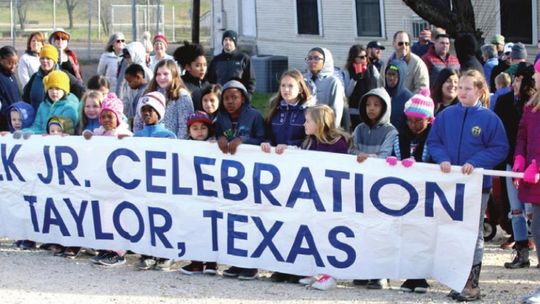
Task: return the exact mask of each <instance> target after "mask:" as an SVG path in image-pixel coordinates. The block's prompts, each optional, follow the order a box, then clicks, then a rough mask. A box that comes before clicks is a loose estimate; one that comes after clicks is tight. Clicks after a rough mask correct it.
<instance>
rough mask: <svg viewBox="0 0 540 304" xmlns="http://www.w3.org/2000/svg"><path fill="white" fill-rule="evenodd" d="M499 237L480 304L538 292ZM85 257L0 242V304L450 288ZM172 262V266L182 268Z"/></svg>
mask: <svg viewBox="0 0 540 304" xmlns="http://www.w3.org/2000/svg"><path fill="white" fill-rule="evenodd" d="M503 238H504V236H503V235H501V233H499V235H497V237H496V238H495V239H494V240H493V241H492V242H490V243H487V244H486V245H487V246H486V252H485V256H484V262H483V269H482V275H481V280H480V286H481V288H482V294H483V298H482V302H483V303H520V299H521V297H523V296H524V295H526V294H528V293H530V292H532V291H533V290H535V289H536V288H538V287H540V270H539V269H537V268H535V267H534V266H536V265H537V263H538V261H537V260H536V254H535V252H531V254H532V255H531V256H532V258H531V264H532V267H531V268H526V269H518V270H508V269H505V268H504V267H503V266H502V265H503V263H504V262H508V261H510V260H511V258H512V253H511V251H510V250H502V249H500V248H499V246H498V245H499V244H500V243H501V242H502V240H503ZM88 258H89V257H88V256H82V257H79V258H77V259H74V260H70V259H65V258H60V257H55V256H53V255H52V254H51V253H50V252H47V251H43V250H31V251H21V250H18V249H14V248H13V246H12V241H10V240H8V239H5V238H1V239H0V299H1V300H0V302H1V303H6V304H7V303H55V304H59V303H70V304H71V303H78V304H84V303H92V304H95V303H115V304H120V303H130V304H131V303H141V304H142V303H145V304H146V303H276V302H279V303H452V302H453V301H452V300H451V299H449V298H448V297H446V294H447V293H448V291H449V289H448V288H447V287H445V286H443V285H441V284H439V283H437V282H434V281H429V283H430V284H431V286H432V288H430V290H429V291H428V293H426V294H414V293H403V292H401V291H399V286H400V284H401V282H400V281H391V282H390V287H389V288H387V289H384V290H366V289H365V288H363V287H358V286H354V285H353V284H352V283H351V282H350V281H340V282H339V283H338V287H337V288H336V289H334V290H330V291H317V290H310V289H307V288H305V287H304V286H301V285H297V284H290V283H273V282H270V280H269V276H270V273H269V272H264V271H263V272H261V274H260V277H259V279H258V280H255V281H248V282H245V281H244V282H242V281H238V280H236V279H228V278H224V277H222V276H221V271H222V270H223V269H224V268H225V267H226V266H224V265H221V266H220V272H219V274H218V275H217V276H208V275H194V276H188V275H184V274H182V273H180V272H178V271H174V272H158V271H153V270H152V271H138V270H136V269H135V267H134V264H135V263H136V262H137V259H138V256H137V255H129V256H128V258H127V260H128V262H127V263H126V264H125V265H122V266H118V267H116V268H104V267H102V266H97V265H93V264H92V263H91V262H90V261H89V260H88ZM185 264H186V262H185V261H182V262H178V263H177V265H176V267H180V266H182V265H185Z"/></svg>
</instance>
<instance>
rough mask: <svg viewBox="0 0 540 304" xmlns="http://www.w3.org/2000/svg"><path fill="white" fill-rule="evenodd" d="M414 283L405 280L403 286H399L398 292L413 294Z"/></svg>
mask: <svg viewBox="0 0 540 304" xmlns="http://www.w3.org/2000/svg"><path fill="white" fill-rule="evenodd" d="M414 283H415V282H414V280H411V279H407V280H405V282H403V284H401V286H400V287H399V290H401V291H403V292H413V291H414V288H415V287H416V286H415V284H414Z"/></svg>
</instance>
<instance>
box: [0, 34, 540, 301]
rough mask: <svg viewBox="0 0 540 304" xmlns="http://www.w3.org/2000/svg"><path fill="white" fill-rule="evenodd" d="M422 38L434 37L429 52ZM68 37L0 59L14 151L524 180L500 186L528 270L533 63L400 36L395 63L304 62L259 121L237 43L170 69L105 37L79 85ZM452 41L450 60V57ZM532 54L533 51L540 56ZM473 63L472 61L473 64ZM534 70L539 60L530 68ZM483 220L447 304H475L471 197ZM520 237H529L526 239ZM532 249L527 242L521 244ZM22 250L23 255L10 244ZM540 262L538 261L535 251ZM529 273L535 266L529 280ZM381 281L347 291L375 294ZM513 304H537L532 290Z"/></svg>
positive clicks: (534, 196) (536, 220)
mask: <svg viewBox="0 0 540 304" xmlns="http://www.w3.org/2000/svg"><path fill="white" fill-rule="evenodd" d="M431 37H434V39H433V40H432V39H431ZM70 38H71V36H70V34H69V33H68V32H66V31H65V30H63V29H56V30H55V31H53V32H52V33H51V34H50V36H49V40H48V43H47V41H46V39H45V35H44V34H43V33H40V32H36V33H32V34H31V35H30V37H29V38H28V43H27V48H26V50H25V52H24V54H23V55H22V56H21V57H20V59H19V56H18V53H17V51H16V50H15V49H14V48H13V47H11V46H4V47H2V48H0V70H1V71H0V72H1V73H0V102H1V106H2V108H1V115H0V130H2V132H3V134H4V135H5V134H6V133H7V132H11V133H13V136H14V137H16V138H20V137H21V136H23V137H28V136H31V134H49V135H67V134H69V135H82V136H84V137H85V138H86V139H90V138H91V137H92V136H117V137H120V138H121V137H125V136H136V137H162V138H173V139H181V140H202V141H214V142H216V146H217V147H216V148H219V150H221V151H222V152H223V153H225V154H235V153H236V151H237V149H238V146H239V145H242V144H249V145H259V146H260V147H261V150H262V153H277V154H283V153H286V150H287V148H289V147H297V148H300V149H305V150H316V151H324V152H330V153H349V154H354V155H356V158H357V161H358V163H360V165H361V163H362V162H364V161H365V160H366V159H367V158H370V157H374V158H383V159H386V161H387V163H388V164H389V165H390V166H395V165H397V164H400V165H402V166H404V167H407V168H408V167H411V166H414V163H415V162H429V163H435V164H438V165H439V166H440V169H441V171H442V172H450V171H451V166H452V165H458V166H461V168H462V169H461V172H462V173H463V174H470V173H471V172H473V170H474V169H475V168H485V169H492V168H498V169H501V170H508V171H514V172H523V174H524V178H523V179H515V180H512V179H511V178H506V179H503V181H504V184H503V185H504V189H505V195H506V197H507V199H508V201H509V204H508V209H509V211H508V216H509V218H510V219H511V223H512V225H511V226H512V229H511V233H512V239H511V240H509V241H508V242H507V243H506V244H504V246H507V247H513V248H514V249H515V251H516V255H515V258H513V260H512V261H510V262H508V263H505V265H504V267H506V268H508V269H517V268H523V267H530V264H531V263H530V259H529V253H530V250H533V249H534V247H535V245H536V246H538V245H539V244H540V186H539V185H538V184H537V182H538V169H537V164H536V158H538V157H540V148H539V147H540V142H539V141H540V140H539V139H540V137H539V136H538V134H540V133H539V132H538V129H539V127H537V125H539V124H537V121H538V119H539V115H540V112H539V111H538V110H539V109H540V62H538V61H536V60H535V62H532V63H529V62H528V55H527V50H526V48H525V46H524V45H523V44H522V43H520V42H515V43H505V41H504V37H502V36H501V35H496V36H494V37H493V39H492V40H491V43H490V44H486V45H483V46H482V47H481V48H479V47H478V43H477V39H476V38H475V37H474V36H473V35H472V34H468V33H464V34H460V35H459V36H458V37H450V36H449V35H448V34H447V33H445V31H444V30H443V29H440V28H435V29H433V31H431V30H430V29H426V30H424V31H422V32H421V35H420V37H419V40H418V41H417V42H415V43H414V44H413V43H412V41H411V37H410V35H409V34H408V33H407V32H405V31H398V32H396V33H395V34H394V35H393V40H392V46H393V49H394V51H393V52H392V53H391V54H389V56H388V59H387V60H385V59H384V58H383V55H382V53H383V51H384V50H385V47H384V46H383V45H382V44H381V43H380V42H378V41H371V42H369V43H368V44H367V47H364V46H363V45H359V44H358V45H353V46H351V48H350V49H349V53H348V58H347V60H346V63H345V65H344V66H343V68H338V67H336V63H335V62H334V60H333V56H332V53H331V51H330V50H329V49H327V48H324V47H319V46H317V47H313V48H311V49H310V50H308V51H307V52H306V58H305V61H306V71H305V73H302V72H300V71H299V70H296V69H292V70H288V71H286V72H284V73H283V74H282V75H281V78H280V81H279V88H278V90H277V92H276V94H275V95H274V96H273V97H272V98H271V99H270V100H269V101H268V105H269V108H268V111H267V113H266V115H264V116H263V113H261V112H260V111H259V110H257V109H255V108H254V107H253V106H251V103H250V102H251V98H252V96H253V93H254V90H255V73H254V71H253V66H252V65H251V61H250V57H249V56H248V55H246V54H244V53H243V52H241V51H240V50H239V49H238V45H237V44H238V35H237V33H236V32H235V31H232V30H227V31H225V32H224V33H223V37H222V47H223V51H222V52H221V54H219V55H217V56H215V57H214V58H213V59H212V60H211V61H210V64H207V57H206V54H205V51H204V49H203V47H202V46H201V45H198V44H193V43H189V42H184V44H183V45H182V46H180V47H179V48H177V49H176V50H175V51H174V52H173V55H169V54H167V47H168V40H167V38H166V36H165V35H163V34H161V33H157V34H156V35H154V36H153V38H152V39H151V35H150V34H149V33H145V34H144V35H143V38H142V39H141V41H133V42H130V43H127V41H126V38H125V36H124V35H123V34H122V33H114V34H112V35H111V36H110V38H109V40H108V42H107V44H106V46H105V52H104V53H103V54H102V56H101V58H100V60H99V64H98V67H97V73H96V74H95V75H92V76H91V77H89V78H88V79H87V82H86V83H84V82H83V79H84V78H83V75H82V74H81V69H80V65H79V62H78V60H77V56H76V54H75V52H74V51H72V50H71V49H70V48H69V40H70ZM451 38H455V50H456V55H454V54H451V52H450V50H451V47H450V43H451ZM539 44H540V43H539ZM479 51H481V56H479V54H478V52H479ZM537 59H538V56H537ZM482 188H483V191H482V198H481V201H480V202H467V203H478V204H480V205H481V213H480V214H481V216H480V218H479V219H478V220H479V222H478V226H479V230H478V238H477V242H476V246H475V252H474V259H473V265H472V267H471V270H470V273H469V277H468V279H467V283H466V285H465V288H464V289H463V290H461V291H454V290H453V291H451V292H450V294H449V296H450V297H452V298H453V299H455V300H458V301H474V300H478V299H480V298H481V294H480V287H479V278H480V272H481V266H482V257H483V246H484V244H483V243H484V240H483V221H484V213H485V210H486V206H487V202H488V199H489V196H490V192H491V188H492V179H491V177H488V176H485V177H484V179H483V185H482ZM529 223H530V225H529ZM529 230H530V231H531V232H532V236H533V241H530V240H529V236H528V231H529ZM16 245H17V246H18V247H20V248H23V249H24V248H34V247H35V246H36V244H35V242H33V241H30V240H19V241H17V242H16ZM42 247H43V248H48V249H51V250H54V251H56V253H55V254H56V255H60V256H64V257H74V256H76V255H78V254H79V253H80V252H81V248H76V247H63V246H61V245H58V244H44V245H42ZM125 254H126V251H125V250H99V251H97V254H96V255H95V256H94V257H92V258H91V260H92V261H93V262H94V263H97V264H100V265H104V266H117V265H122V264H124V263H125ZM537 256H538V258H539V259H540V254H539V252H538V251H537ZM173 263H174V261H173V260H168V259H164V258H160V257H152V256H145V255H142V256H141V257H140V261H139V263H138V264H137V265H136V267H137V268H138V269H140V270H149V269H159V270H164V271H167V270H171V267H172V265H173ZM536 267H537V268H538V265H537V266H536ZM180 271H181V272H183V273H185V274H199V273H207V274H216V272H217V264H216V263H215V262H205V261H191V263H190V264H188V265H186V266H184V267H182V268H181V269H180ZM257 273H258V270H257V269H251V268H242V267H238V266H233V267H230V268H228V269H227V270H225V271H223V275H224V276H227V277H236V278H239V279H243V280H250V279H254V278H256V277H257ZM305 275H306V274H302V276H300V275H298V274H286V273H278V272H276V273H274V274H273V275H272V276H271V279H272V280H273V281H275V282H284V281H288V282H295V283H303V284H309V285H310V286H312V287H313V288H316V289H323V290H326V289H329V288H331V287H333V286H335V278H333V277H331V276H329V275H326V274H320V275H318V274H312V275H313V276H311V277H305ZM385 281H386V280H383V279H372V280H355V284H358V285H366V286H367V288H371V289H381V288H383V287H384V284H385ZM428 288H429V284H428V282H427V281H426V280H425V279H421V278H412V279H408V280H406V281H405V282H404V283H403V285H402V286H401V289H402V290H404V291H408V292H418V293H424V292H426V291H427V290H428ZM524 301H526V302H527V303H540V289H539V290H537V291H536V292H534V293H532V294H531V295H530V296H529V297H527V298H526V299H525V300H524Z"/></svg>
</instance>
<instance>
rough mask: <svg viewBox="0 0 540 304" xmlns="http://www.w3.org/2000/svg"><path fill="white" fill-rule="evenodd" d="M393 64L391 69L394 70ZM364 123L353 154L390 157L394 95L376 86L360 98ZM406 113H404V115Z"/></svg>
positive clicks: (375, 284)
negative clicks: (391, 95) (392, 96)
mask: <svg viewBox="0 0 540 304" xmlns="http://www.w3.org/2000/svg"><path fill="white" fill-rule="evenodd" d="M392 66H394V65H392V63H391V64H389V68H388V69H387V71H388V70H392V68H391V67H392ZM358 111H359V113H360V119H361V121H362V123H360V124H359V125H358V126H356V128H355V129H354V132H353V134H352V142H353V144H352V149H351V153H353V154H356V160H357V161H358V162H359V163H362V162H363V161H365V160H366V159H367V158H368V157H376V158H386V157H388V156H390V155H391V153H392V148H393V144H394V141H395V138H396V136H397V134H398V132H397V130H396V128H395V127H394V126H393V125H392V124H391V123H390V114H391V113H392V104H391V101H390V95H388V93H387V92H386V91H385V90H384V89H383V88H376V89H373V90H370V91H369V92H367V93H366V94H365V95H364V96H362V98H361V99H360V105H359V107H358ZM400 115H403V114H400ZM353 283H354V284H356V285H365V286H366V287H367V288H368V289H382V288H383V287H384V285H385V280H382V279H371V280H354V281H353Z"/></svg>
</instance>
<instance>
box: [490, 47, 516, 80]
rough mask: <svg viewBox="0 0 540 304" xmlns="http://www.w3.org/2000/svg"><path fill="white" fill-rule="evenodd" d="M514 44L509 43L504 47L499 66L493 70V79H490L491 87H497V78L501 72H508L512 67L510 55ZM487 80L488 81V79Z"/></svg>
mask: <svg viewBox="0 0 540 304" xmlns="http://www.w3.org/2000/svg"><path fill="white" fill-rule="evenodd" d="M513 46H514V44H513V43H512V42H509V43H507V44H505V45H504V51H503V55H502V57H500V58H499V64H498V65H497V66H495V67H494V68H493V70H491V78H490V79H489V85H490V86H493V87H495V77H497V75H499V74H500V73H501V72H504V71H506V70H507V69H508V68H509V67H510V63H511V60H510V53H512V47H513ZM486 80H487V79H486Z"/></svg>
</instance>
